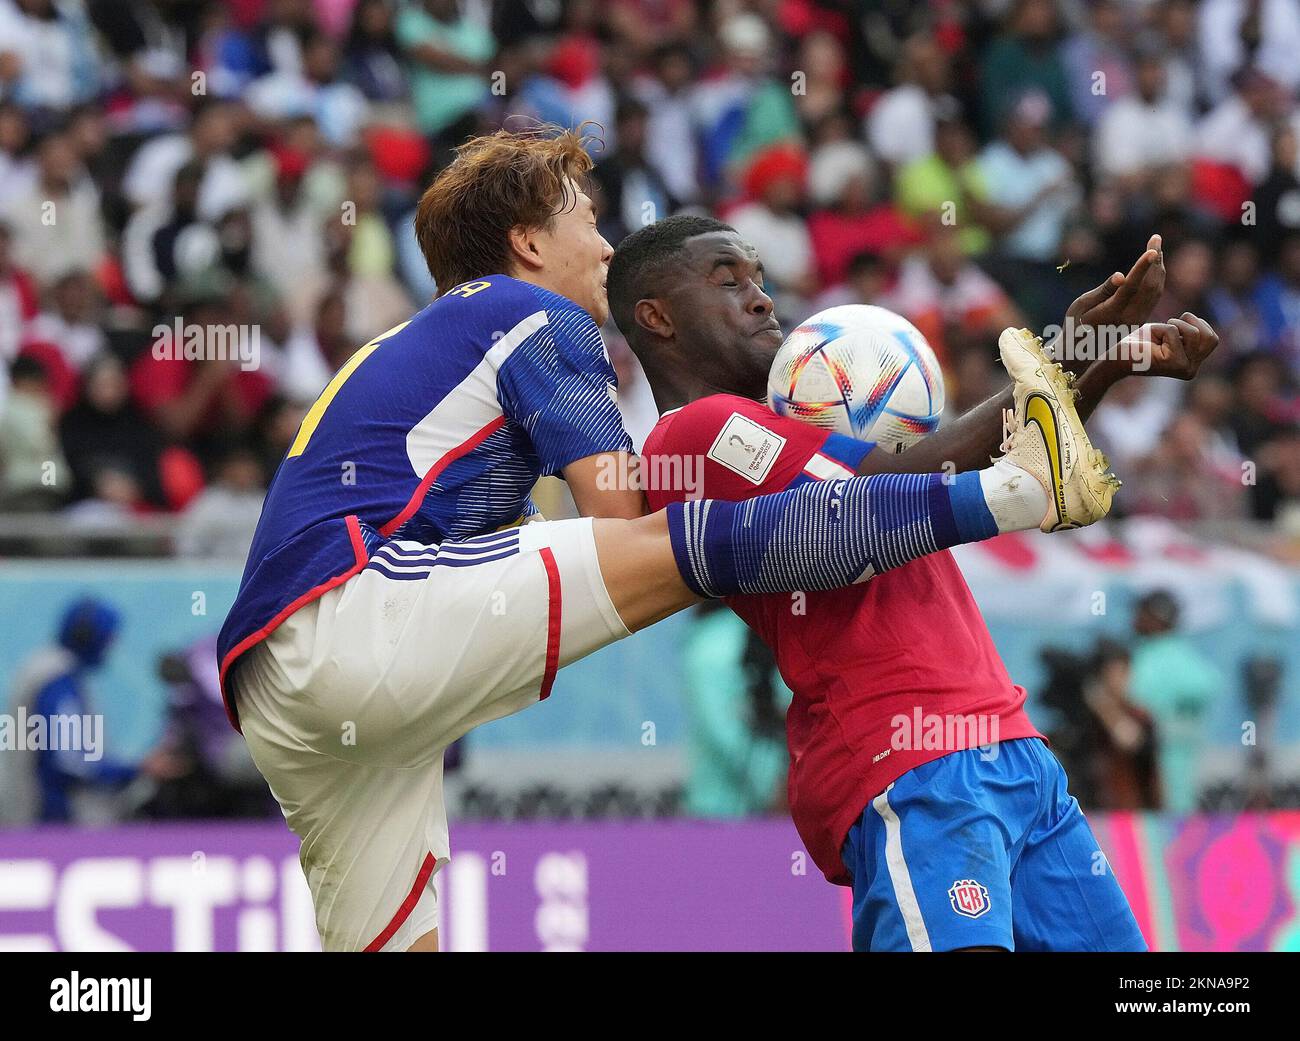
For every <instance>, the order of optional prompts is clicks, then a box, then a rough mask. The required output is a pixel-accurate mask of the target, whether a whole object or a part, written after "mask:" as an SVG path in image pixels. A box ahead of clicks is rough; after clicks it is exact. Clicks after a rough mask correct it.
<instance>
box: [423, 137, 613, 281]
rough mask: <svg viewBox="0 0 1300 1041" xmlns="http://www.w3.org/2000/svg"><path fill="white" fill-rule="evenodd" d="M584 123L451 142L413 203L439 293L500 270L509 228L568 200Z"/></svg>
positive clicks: (579, 173) (542, 224) (582, 167)
mask: <svg viewBox="0 0 1300 1041" xmlns="http://www.w3.org/2000/svg"><path fill="white" fill-rule="evenodd" d="M588 126H593V127H594V126H596V125H595V124H589V123H583V124H582V126H580V127H578V129H577V130H576V131H573V130H563V129H561V128H560V127H553V126H539V127H533V128H530V129H528V130H524V131H511V130H498V131H497V132H496V133H494V134H485V135H484V136H482V137H475V138H471V139H470V140H468V141H466V142H465V143H464V144H463V145H461V146H460V147H459V148H458V149H456V158H455V159H454V160H452V162H451V164H450V165H449V166H447V167H446V169H444V170H443V171H442V172H441V173H439V174H438V176H437V177H435V178H434V180H433V183H432V184H431V185H429V187H428V188H427V189H425V192H424V195H423V196H421V198H420V204H419V206H417V207H416V210H415V236H416V239H417V240H418V241H419V243H420V250H421V252H423V253H424V262H425V263H426V264H428V265H429V274H431V275H432V276H433V280H434V281H435V282H436V283H437V284H438V291H439V292H440V293H443V292H446V291H447V290H448V289H451V288H452V287H453V286H458V285H460V284H461V283H462V282H468V281H470V280H471V279H475V278H483V277H485V276H487V275H498V274H504V273H506V271H507V269H508V267H509V263H510V245H509V241H508V238H507V236H508V234H509V232H510V229H512V228H516V227H522V228H529V229H534V228H547V227H549V226H550V224H551V221H552V220H554V218H555V217H556V215H557V214H559V213H560V212H562V211H563V209H565V208H566V207H571V206H572V205H574V203H576V201H577V200H576V199H574V198H573V194H572V192H569V191H567V182H568V181H569V180H570V179H572V180H573V181H575V182H577V183H578V184H579V185H582V184H584V182H585V178H586V175H587V174H588V173H589V172H590V171H591V167H592V161H591V156H589V155H588V154H587V152H586V149H585V147H584V146H585V145H586V143H587V142H588V141H589V140H591V139H592V136H593V135H589V134H588V133H587V132H586V129H587V127H588ZM597 129H599V128H598V127H597Z"/></svg>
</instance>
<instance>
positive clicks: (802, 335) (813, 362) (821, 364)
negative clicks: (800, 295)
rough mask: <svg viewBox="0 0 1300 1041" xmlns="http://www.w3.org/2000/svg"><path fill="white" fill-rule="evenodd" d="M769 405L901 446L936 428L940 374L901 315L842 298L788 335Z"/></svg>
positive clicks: (890, 448)
mask: <svg viewBox="0 0 1300 1041" xmlns="http://www.w3.org/2000/svg"><path fill="white" fill-rule="evenodd" d="M767 404H768V407H769V408H771V409H772V411H773V412H775V413H776V414H777V415H778V416H790V417H791V418H793V419H798V420H801V421H803V422H805V423H811V424H812V425H814V426H819V427H823V428H825V429H827V430H834V431H837V432H838V433H841V434H847V435H848V436H849V437H855V438H857V439H858V440H860V441H871V442H874V443H875V444H876V445H877V446H878V447H880V448H883V449H884V450H885V451H887V452H901V451H903V450H904V449H905V448H908V447H910V446H911V445H914V444H916V442H918V441H920V440H921V438H923V437H925V435H926V434H928V433H930V432H931V431H933V430H934V429H935V428H936V427H938V425H939V418H940V416H941V415H942V413H943V373H942V371H941V370H940V369H939V361H938V359H937V358H935V356H934V351H933V350H932V349H931V348H930V345H929V344H928V343H927V342H926V340H925V337H924V336H923V335H921V331H920V330H919V329H917V327H916V326H914V325H913V324H912V323H911V322H909V321H908V320H907V319H906V318H903V317H902V316H901V315H896V314H894V312H893V311H887V310H886V309H885V308H883V307H874V306H871V305H868V304H846V305H844V306H842V307H830V308H827V309H826V310H825V311H820V312H818V313H817V314H815V315H813V316H812V317H811V318H809V319H808V320H807V321H805V322H804V323H803V324H802V325H800V326H799V328H797V329H795V330H794V331H793V332H792V333H791V334H790V335H789V336H787V337H786V338H785V343H783V344H782V345H781V349H780V350H779V351H778V352H777V355H776V359H775V360H774V361H773V362H772V371H771V372H770V373H769V374H768V377H767Z"/></svg>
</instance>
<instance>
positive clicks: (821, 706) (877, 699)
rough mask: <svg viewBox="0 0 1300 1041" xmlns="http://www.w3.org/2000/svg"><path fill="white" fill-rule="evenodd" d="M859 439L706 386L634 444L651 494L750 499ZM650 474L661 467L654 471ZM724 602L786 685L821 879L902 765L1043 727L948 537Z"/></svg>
mask: <svg viewBox="0 0 1300 1041" xmlns="http://www.w3.org/2000/svg"><path fill="white" fill-rule="evenodd" d="M870 450H871V446H870V445H868V444H866V443H864V442H861V441H855V440H853V439H852V438H847V437H843V436H841V435H839V434H828V433H827V432H826V431H824V430H819V429H817V428H816V427H812V426H809V425H807V424H805V423H800V422H798V421H796V420H792V419H789V418H787V417H783V416H777V415H774V414H773V413H772V412H771V411H770V410H769V409H767V408H766V407H764V406H763V405H760V404H758V403H757V402H754V401H750V400H749V399H747V398H741V397H735V396H732V395H728V394H717V395H713V396H711V397H707V398H701V399H700V400H698V401H694V402H692V403H691V404H689V405H687V406H686V407H685V408H682V409H678V410H677V411H675V412H669V413H667V414H666V415H665V416H664V417H663V418H662V419H660V421H659V423H658V425H657V426H656V427H655V428H654V430H653V431H652V432H651V434H650V436H649V438H648V439H647V440H646V443H645V449H644V451H643V452H642V460H643V465H644V466H645V467H646V470H645V473H646V475H647V478H648V480H647V483H648V484H649V485H650V487H649V488H648V489H647V492H646V495H647V497H648V499H649V502H650V507H651V509H654V510H660V509H663V508H664V507H665V506H666V505H667V504H668V503H669V502H674V501H681V500H683V499H685V498H687V497H688V496H689V497H691V498H707V499H728V500H733V501H734V500H739V499H748V498H750V497H752V496H755V495H766V494H768V493H770V492H779V491H784V490H785V489H787V488H790V487H794V486H797V485H799V484H802V483H804V482H806V481H810V480H827V479H839V478H845V477H851V476H853V474H854V473H855V471H856V469H857V466H858V464H859V463H860V462H861V460H862V458H863V457H864V456H865V455H866V454H867V452H869V451H870ZM664 474H673V475H674V478H675V479H674V480H672V481H664V480H656V476H657V475H664ZM678 475H680V477H681V478H682V479H676V477H677V476H678ZM660 485H671V486H670V487H660ZM726 602H727V605H728V606H729V607H730V608H731V609H732V610H733V611H735V612H736V614H738V615H739V616H740V617H741V618H743V619H744V620H745V622H746V623H748V624H749V625H750V626H751V627H752V628H753V629H754V630H755V631H756V632H757V633H758V634H759V635H760V636H761V637H762V638H763V641H764V642H765V643H767V645H768V646H769V647H771V648H772V651H773V653H774V654H775V656H776V662H777V666H778V668H779V669H780V670H781V675H782V677H783V678H784V679H785V682H786V684H787V686H789V688H790V689H791V691H793V692H794V700H793V701H792V703H791V705H790V709H789V711H788V713H787V714H786V734H787V738H788V741H789V746H790V777H789V797H790V813H791V815H792V816H793V817H794V822H795V826H796V827H797V828H798V829H799V834H800V836H801V837H802V838H803V841H804V844H805V845H806V846H807V847H808V852H809V853H810V854H811V855H812V858H813V860H814V861H816V863H817V866H818V867H819V868H821V870H822V871H823V872H824V873H825V875H826V877H827V878H828V879H830V880H831V881H832V882H836V883H839V884H841V885H847V884H849V882H850V879H849V876H848V872H847V870H846V869H845V867H844V863H843V861H842V860H841V858H840V850H841V848H842V846H843V845H844V840H845V838H846V837H847V836H848V833H849V829H850V828H851V827H852V826H853V824H854V823H855V822H856V821H857V820H858V818H859V817H861V816H862V812H863V810H864V809H865V808H866V806H867V804H868V803H869V802H870V801H871V800H872V799H873V798H875V797H876V796H877V795H879V794H880V793H881V792H882V791H884V789H885V788H886V787H887V786H888V785H889V784H890V783H891V782H893V781H894V780H896V779H897V778H898V777H900V776H902V775H903V774H904V773H906V772H907V771H908V770H911V769H914V768H915V767H918V766H920V765H922V764H923V763H928V762H930V761H931V760H934V759H938V758H940V757H942V756H944V755H947V754H948V753H949V752H952V751H956V750H958V749H961V748H971V747H977V746H981V745H985V744H993V743H996V742H998V741H1010V740H1013V739H1015V738H1021V737H1040V736H1041V735H1040V734H1039V733H1038V731H1037V730H1035V729H1034V726H1033V724H1032V723H1030V721H1029V717H1028V716H1027V715H1026V714H1025V711H1024V702H1025V691H1024V688H1023V687H1020V686H1017V685H1016V684H1014V683H1012V682H1011V678H1010V676H1008V675H1007V670H1006V666H1004V665H1003V664H1002V659H1001V658H1000V657H999V656H998V652H997V649H996V648H995V647H994V646H993V639H992V637H991V636H990V635H989V631H988V628H987V626H985V624H984V619H983V616H982V615H981V614H980V611H979V608H978V607H977V606H976V604H975V600H974V598H973V597H972V596H971V593H970V589H969V588H967V586H966V581H965V579H963V578H962V574H961V571H960V569H958V567H957V562H956V561H955V560H953V558H952V554H951V553H949V552H948V551H947V550H944V551H942V552H939V553H933V554H930V555H929V556H926V557H921V558H920V559H918V560H914V561H912V562H911V563H909V564H905V565H904V566H903V567H900V568H896V569H895V570H893V571H887V572H885V573H884V574H882V575H877V576H876V577H874V578H872V579H871V580H870V581H869V582H865V583H862V584H861V585H855V586H849V587H847V588H844V589H835V590H830V591H827V592H809V593H768V594H761V595H749V596H733V597H727V598H726Z"/></svg>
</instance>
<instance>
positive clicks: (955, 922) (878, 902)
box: [843, 738, 1147, 951]
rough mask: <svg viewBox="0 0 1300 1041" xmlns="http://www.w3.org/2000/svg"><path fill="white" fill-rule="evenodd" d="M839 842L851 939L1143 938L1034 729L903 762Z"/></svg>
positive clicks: (895, 947)
mask: <svg viewBox="0 0 1300 1041" xmlns="http://www.w3.org/2000/svg"><path fill="white" fill-rule="evenodd" d="M843 856H844V863H845V866H846V867H847V868H848V869H849V871H850V873H851V874H852V876H853V949H854V950H857V951H952V950H958V949H960V948H963V947H1000V948H1003V949H1005V950H1009V951H1145V950H1146V949H1147V945H1146V941H1145V940H1144V939H1143V937H1142V933H1141V931H1140V930H1139V929H1138V926H1137V922H1136V920H1135V919H1134V918H1133V912H1132V911H1131V910H1130V909H1129V905H1128V900H1127V899H1126V898H1125V896H1124V893H1123V890H1121V889H1120V887H1119V883H1118V882H1117V881H1116V880H1115V876H1114V874H1113V873H1112V872H1111V870H1110V865H1109V863H1108V862H1107V860H1106V857H1105V855H1104V854H1103V853H1102V852H1101V849H1100V848H1099V846H1098V845H1097V840H1096V838H1095V837H1094V836H1093V834H1092V829H1091V828H1090V827H1089V826H1088V822H1087V820H1085V819H1084V816H1083V811H1082V810H1080V809H1079V803H1078V800H1076V799H1075V798H1074V796H1072V795H1070V793H1069V792H1068V791H1067V790H1066V777H1065V771H1064V770H1062V769H1061V764H1060V763H1059V762H1058V761H1057V759H1056V756H1054V755H1053V754H1052V753H1051V751H1050V750H1049V749H1048V747H1047V745H1046V743H1045V742H1043V741H1041V740H1039V739H1038V738H1022V739H1018V740H1014V741H1006V742H1002V743H1001V744H997V745H992V746H989V747H987V748H983V749H978V748H973V749H967V750H964V751H960V752H953V753H951V754H949V755H946V756H944V757H943V758H942V759H936V760H935V761H933V762H930V763H926V764H925V765H924V766H920V767H917V768H916V769H915V770H910V771H908V772H907V773H905V774H904V775H903V776H902V777H900V778H898V780H896V781H895V782H894V783H893V784H891V785H890V786H889V787H888V788H886V789H885V790H884V791H883V792H881V793H880V795H878V796H876V798H875V799H873V800H872V801H871V803H870V804H869V805H868V806H867V807H866V809H865V810H864V811H863V814H862V817H861V819H860V820H859V821H858V822H857V823H856V824H854V826H853V827H852V829H850V831H849V836H848V839H847V840H846V842H845V844H844V849H843Z"/></svg>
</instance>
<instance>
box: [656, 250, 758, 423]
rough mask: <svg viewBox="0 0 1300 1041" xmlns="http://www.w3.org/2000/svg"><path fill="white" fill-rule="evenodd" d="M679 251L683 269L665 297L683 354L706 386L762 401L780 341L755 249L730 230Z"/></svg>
mask: <svg viewBox="0 0 1300 1041" xmlns="http://www.w3.org/2000/svg"><path fill="white" fill-rule="evenodd" d="M683 249H684V251H685V254H686V257H687V264H686V271H685V272H684V274H683V277H682V279H681V280H680V282H678V283H677V284H676V285H675V287H674V289H673V292H672V295H671V297H670V305H671V307H672V314H673V319H674V325H675V326H676V329H677V338H678V342H679V344H680V345H681V348H682V350H683V352H684V353H685V354H686V356H687V357H689V358H690V359H691V361H692V362H693V363H697V364H698V365H699V370H700V375H701V376H704V377H705V379H706V380H707V382H709V383H710V384H711V385H713V386H715V387H718V388H719V389H725V390H729V391H731V392H733V393H736V394H742V395H744V396H745V397H755V398H757V397H762V396H763V395H764V394H765V393H766V389H767V374H768V371H769V370H770V369H771V368H772V360H773V359H774V358H775V357H776V352H777V351H778V350H779V349H780V347H781V339H782V337H781V326H780V323H778V322H777V320H776V315H775V314H774V313H773V310H772V298H771V297H769V296H768V295H767V293H766V291H765V290H764V288H763V265H762V263H761V262H760V261H759V259H758V251H757V250H756V249H754V247H753V246H751V245H750V244H749V243H748V242H746V241H745V240H744V239H742V238H741V237H740V236H739V235H738V234H736V233H735V232H734V231H711V232H708V233H706V234H703V235H696V236H695V237H694V238H691V239H687V240H686V242H685V243H684V245H683Z"/></svg>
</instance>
